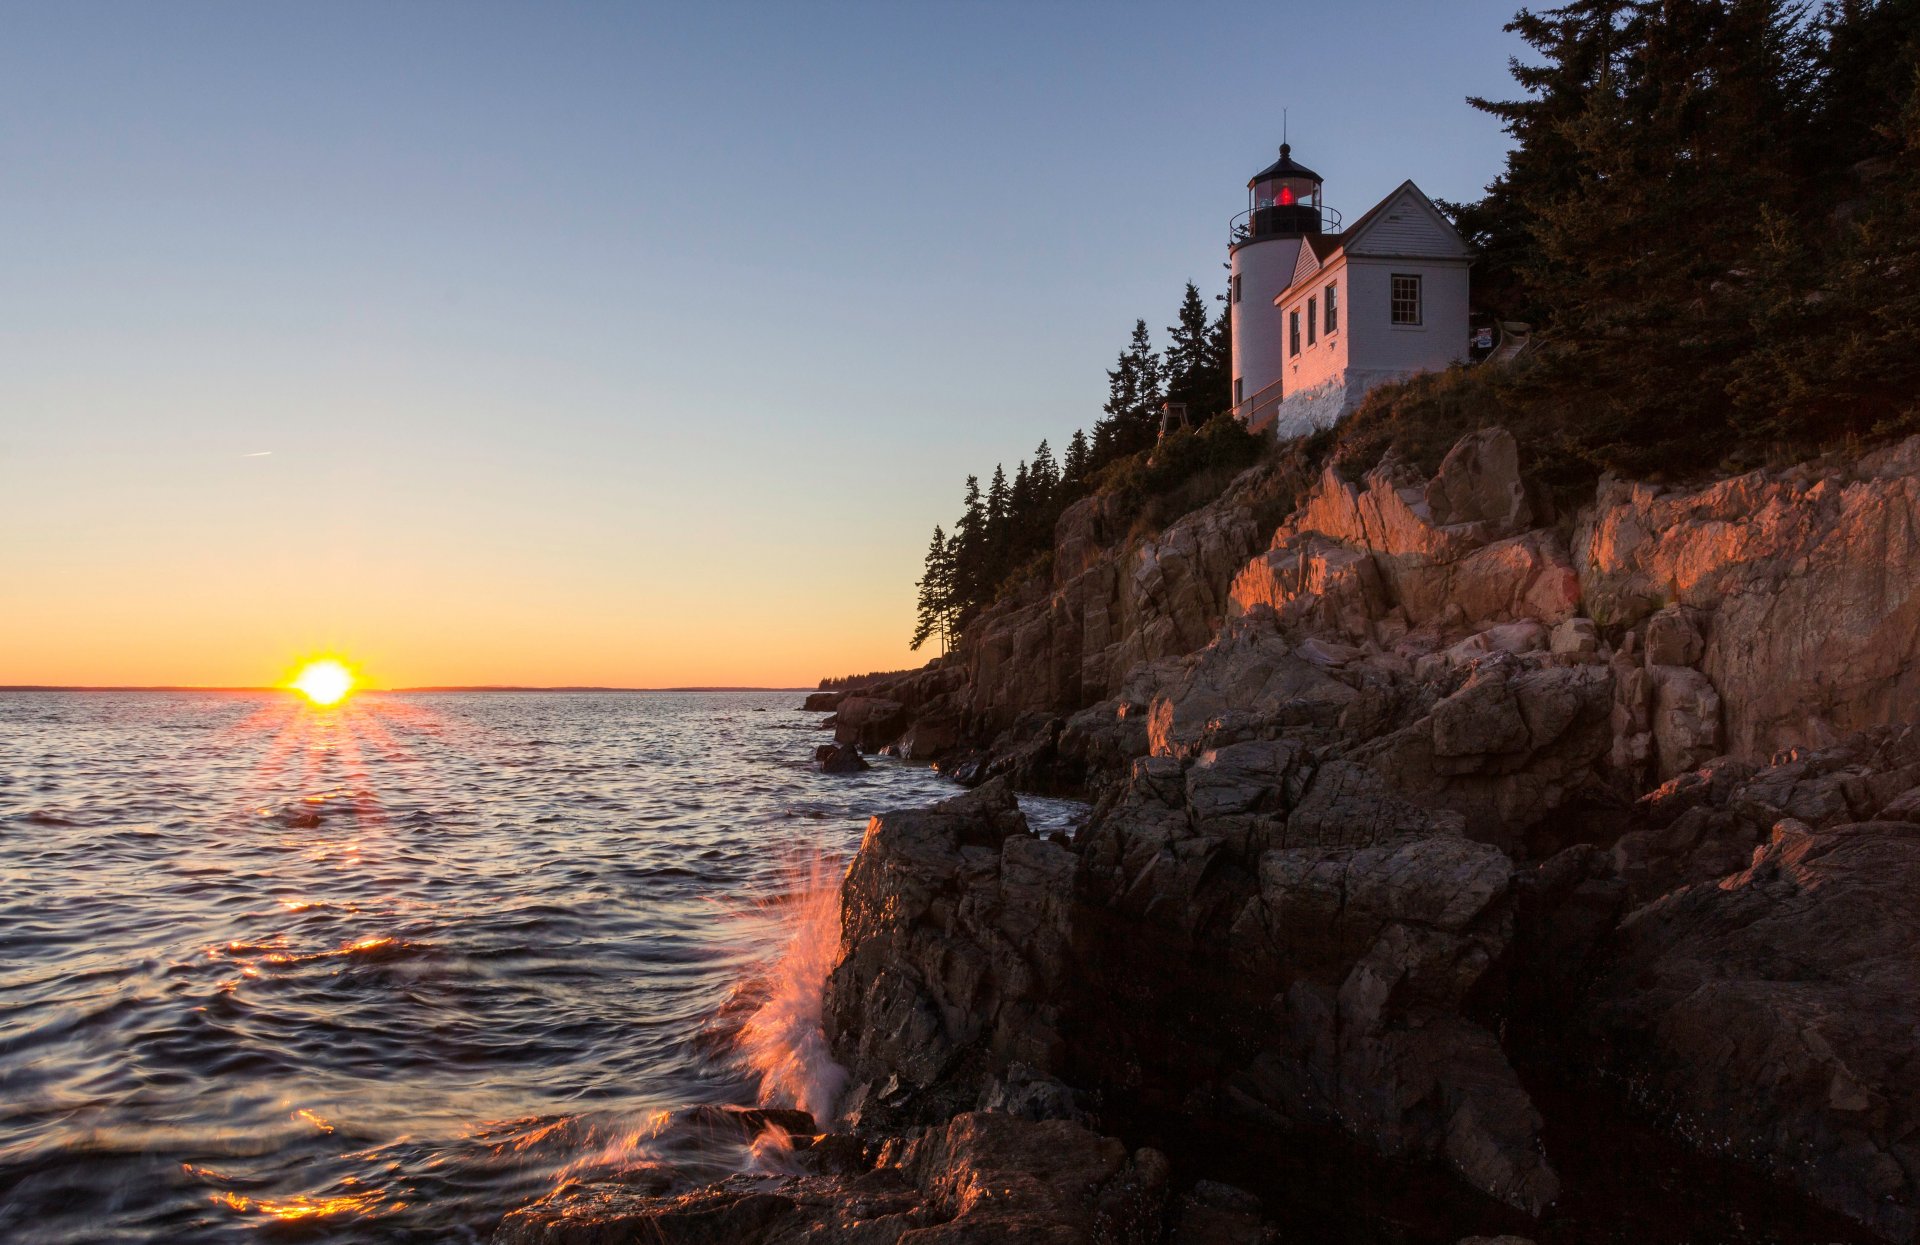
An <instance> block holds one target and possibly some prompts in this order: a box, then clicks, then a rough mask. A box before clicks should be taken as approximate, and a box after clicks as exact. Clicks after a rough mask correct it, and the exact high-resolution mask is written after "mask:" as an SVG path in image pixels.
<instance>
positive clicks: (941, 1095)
mask: <svg viewBox="0 0 1920 1245" xmlns="http://www.w3.org/2000/svg"><path fill="white" fill-rule="evenodd" d="M1072 886H1073V856H1072V854H1071V853H1069V852H1068V851H1067V850H1066V849H1065V848H1063V847H1060V846H1059V845H1057V844H1054V843H1049V842H1046V841H1044V840H1042V839H1039V838H1036V837H1035V836H1034V835H1032V834H1031V833H1029V831H1028V829H1027V824H1026V820H1025V818H1023V817H1022V816H1021V814H1020V810H1019V807H1018V805H1017V804H1016V803H1015V801H1014V798H1013V793H1012V792H1011V791H1010V790H1009V789H1008V788H1007V786H1006V784H1005V783H1004V782H998V781H996V782H993V783H989V784H987V785H985V786H983V787H980V788H978V789H976V790H974V791H970V792H968V793H966V794H964V795H961V796H958V797H956V798H954V799H951V800H947V801H945V802H943V803H941V804H936V805H934V806H933V807H932V808H928V809H916V810H908V811H903V812H892V813H887V814H884V815H882V816H879V817H875V818H874V819H873V821H872V822H871V824H869V826H868V827H867V833H866V837H865V839H864V841H863V842H862V844H861V847H860V852H859V854H858V855H857V856H856V857H855V858H854V863H853V867H852V869H851V870H850V871H849V872H848V874H847V880H846V882H845V884H844V886H843V888H842V898H841V911H842V945H843V947H844V948H845V954H844V956H843V958H842V959H841V962H840V964H839V965H838V967H836V968H835V969H834V970H833V973H832V975H831V977H830V978H829V979H828V982H827V988H826V999H825V1016H826V1023H827V1031H828V1035H829V1036H830V1037H831V1038H832V1039H833V1041H834V1051H835V1054H836V1056H838V1057H839V1058H840V1060H841V1061H842V1062H843V1063H844V1064H845V1065H846V1066H847V1069H848V1071H849V1074H850V1076H851V1079H852V1082H853V1088H852V1090H851V1093H850V1094H849V1099H848V1108H849V1110H852V1111H862V1110H864V1111H865V1113H867V1114H869V1115H872V1114H874V1113H875V1112H876V1111H877V1110H878V1109H880V1108H881V1107H882V1105H883V1103H882V1100H883V1099H885V1098H888V1097H890V1096H895V1097H898V1096H906V1097H913V1096H915V1095H916V1094H918V1095H923V1096H924V1095H931V1096H933V1097H934V1098H937V1100H938V1104H939V1106H941V1107H951V1106H953V1105H954V1104H961V1103H964V1104H965V1105H969V1106H970V1105H972V1103H973V1102H974V1100H975V1099H977V1097H978V1096H979V1095H980V1094H981V1093H982V1092H983V1091H984V1090H985V1089H986V1088H987V1086H988V1085H989V1084H990V1082H991V1079H992V1077H993V1075H994V1074H995V1073H1004V1072H1005V1071H1006V1070H1007V1069H1009V1068H1010V1067H1011V1066H1012V1065H1014V1064H1026V1065H1031V1066H1036V1067H1041V1068H1046V1067H1051V1066H1053V1065H1054V1064H1056V1063H1057V1062H1058V1044H1059V1040H1060V1038H1059V1014H1060V1010H1061V1008H1062V1006H1063V1002H1062V1000H1063V997H1064V993H1065V989H1064V987H1065V975H1066V973H1067V971H1068V938H1069V933H1070V931H1069V912H1068V907H1069V904H1070V901H1071V897H1072ZM889 1087H890V1088H889ZM928 1110H929V1111H932V1112H934V1113H935V1114H937V1110H936V1108H934V1107H929V1108H928Z"/></svg>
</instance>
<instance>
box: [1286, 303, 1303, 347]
mask: <svg viewBox="0 0 1920 1245" xmlns="http://www.w3.org/2000/svg"><path fill="white" fill-rule="evenodd" d="M1287 353H1288V354H1289V355H1297V354H1299V353H1300V309H1299V308H1298V307H1296V308H1294V309H1293V310H1292V311H1289V312H1288V313H1287Z"/></svg>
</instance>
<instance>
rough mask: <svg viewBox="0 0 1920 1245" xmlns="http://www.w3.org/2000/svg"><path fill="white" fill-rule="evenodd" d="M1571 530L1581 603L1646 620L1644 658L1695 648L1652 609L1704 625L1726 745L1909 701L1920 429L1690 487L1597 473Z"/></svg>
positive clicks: (1913, 686) (1855, 724) (1915, 692)
mask: <svg viewBox="0 0 1920 1245" xmlns="http://www.w3.org/2000/svg"><path fill="white" fill-rule="evenodd" d="M1574 543H1575V550H1576V556H1575V563H1576V565H1577V566H1578V567H1579V568H1580V580H1581V591H1582V596H1583V599H1584V604H1585V609H1586V612H1587V613H1588V614H1589V615H1591V616H1592V617H1593V618H1595V619H1596V620H1599V621H1601V622H1602V623H1603V624H1605V625H1606V626H1609V627H1615V628H1618V627H1628V626H1633V625H1635V624H1637V623H1639V622H1641V621H1642V620H1648V621H1647V630H1648V640H1649V654H1650V656H1649V660H1651V661H1653V662H1654V663H1655V664H1673V665H1694V664H1696V663H1695V662H1694V661H1691V660H1685V658H1686V657H1688V656H1690V655H1691V654H1692V652H1693V651H1694V648H1695V641H1694V639H1693V638H1692V637H1687V636H1681V637H1679V638H1678V640H1677V641H1674V642H1670V641H1669V639H1668V634H1669V633H1670V632H1671V630H1672V629H1673V628H1672V626H1671V624H1669V623H1667V622H1662V621H1661V620H1662V619H1663V618H1665V619H1672V617H1673V614H1674V612H1675V607H1679V609H1680V610H1684V611H1686V619H1687V621H1688V622H1692V623H1696V625H1697V626H1698V627H1699V629H1700V630H1702V631H1703V632H1704V639H1702V640H1700V641H1699V643H1698V649H1699V654H1700V655H1699V658H1698V663H1697V664H1698V668H1699V670H1700V672H1701V673H1702V674H1703V675H1705V676H1706V678H1707V680H1708V681H1709V682H1711V684H1712V686H1713V687H1714V689H1715V690H1716V692H1717V694H1718V696H1719V698H1720V702H1721V704H1722V706H1723V707H1724V713H1725V731H1726V744H1725V751H1728V752H1732V753H1734V754H1736V755H1739V756H1742V757H1745V758H1747V759H1749V760H1763V759H1765V757H1766V756H1767V755H1768V754H1770V753H1771V752H1773V751H1775V750H1777V749H1780V748H1791V747H1799V746H1806V745H1813V746H1819V745H1823V744H1830V743H1834V742H1837V741H1838V740H1839V739H1841V738H1843V737H1845V736H1846V735H1849V734H1851V733H1852V732H1854V731H1858V730H1863V729H1865V728H1868V727H1872V726H1879V725H1884V724H1887V723H1892V722H1899V721H1903V720H1908V719H1911V718H1913V717H1914V716H1915V713H1914V709H1913V706H1914V704H1915V703H1916V698H1917V697H1920V663H1917V662H1916V661H1915V660H1914V658H1915V655H1916V653H1920V438H1913V439H1910V440H1908V441H1906V442H1904V443H1902V444H1900V445H1897V446H1894V447H1892V448H1890V449H1886V450H1882V451H1880V452H1878V453H1875V454H1871V455H1868V456H1866V457H1865V458H1863V459H1861V460H1859V461H1858V462H1856V463H1853V464H1850V465H1848V466H1846V467H1844V468H1843V467H1821V466H1805V467H1797V468H1793V469H1791V470H1788V471H1784V472H1778V473H1766V472H1752V473H1749V474H1747V475H1743V476H1738V477H1735V478H1734V479H1730V480H1722V481H1720V482H1719V483H1717V484H1712V485H1709V486H1707V487H1705V488H1698V489H1671V490H1670V489H1662V488H1659V487H1657V486H1653V485H1644V484H1628V483H1625V482H1617V481H1609V482H1605V483H1603V484H1602V485H1601V486H1600V490H1599V495H1598V497H1597V498H1596V501H1595V504H1594V506H1593V508H1592V509H1591V510H1590V511H1589V512H1588V513H1586V514H1585V515H1584V516H1583V517H1582V520H1581V522H1580V525H1579V530H1578V532H1577V534H1576V538H1575V542H1574ZM1656 644H1657V645H1658V651H1657V652H1656V651H1655V650H1654V646H1655V645H1656ZM1676 656H1677V657H1680V658H1682V660H1680V661H1672V660H1671V658H1672V657H1676Z"/></svg>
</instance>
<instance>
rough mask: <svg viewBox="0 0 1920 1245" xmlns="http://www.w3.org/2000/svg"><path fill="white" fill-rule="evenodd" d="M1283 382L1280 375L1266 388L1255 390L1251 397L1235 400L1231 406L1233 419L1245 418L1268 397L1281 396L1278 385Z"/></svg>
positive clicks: (1283, 378) (1284, 380) (1283, 379)
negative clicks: (1279, 377)
mask: <svg viewBox="0 0 1920 1245" xmlns="http://www.w3.org/2000/svg"><path fill="white" fill-rule="evenodd" d="M1285 383H1286V378H1285V377H1282V378H1281V379H1280V380H1276V381H1274V382H1273V383H1272V384H1271V385H1268V386H1267V387H1266V388H1264V389H1261V390H1259V391H1257V392H1256V393H1254V395H1253V396H1252V397H1250V398H1245V399H1243V400H1241V401H1239V402H1236V403H1235V404H1234V407H1233V417H1234V418H1235V419H1239V420H1245V419H1246V418H1247V416H1248V415H1249V414H1251V413H1252V412H1254V411H1256V410H1258V409H1259V408H1260V407H1261V406H1263V405H1264V404H1265V403H1266V402H1267V400H1268V399H1269V398H1270V397H1273V398H1278V397H1281V396H1282V394H1281V392H1280V387H1281V386H1282V385H1283V384H1285Z"/></svg>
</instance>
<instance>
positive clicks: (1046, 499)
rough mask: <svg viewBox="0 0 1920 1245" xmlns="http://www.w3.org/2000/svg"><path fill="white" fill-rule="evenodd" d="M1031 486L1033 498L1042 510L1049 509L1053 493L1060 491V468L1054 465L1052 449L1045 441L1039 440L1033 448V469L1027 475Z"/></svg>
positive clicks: (1052, 500)
mask: <svg viewBox="0 0 1920 1245" xmlns="http://www.w3.org/2000/svg"><path fill="white" fill-rule="evenodd" d="M1028 480H1029V482H1030V484H1031V486H1032V488H1033V500H1034V504H1035V506H1037V507H1038V508H1039V509H1040V510H1041V511H1042V512H1047V511H1049V510H1050V509H1051V508H1052V506H1053V502H1054V494H1056V493H1058V492H1059V491H1060V469H1059V468H1058V467H1056V466H1055V465H1054V462H1053V450H1052V448H1051V447H1049V446H1048V445H1047V443H1046V442H1045V441H1041V442H1040V444H1039V445H1037V446H1035V447H1034V450H1033V470H1032V472H1031V473H1030V474H1029V476H1028Z"/></svg>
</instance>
